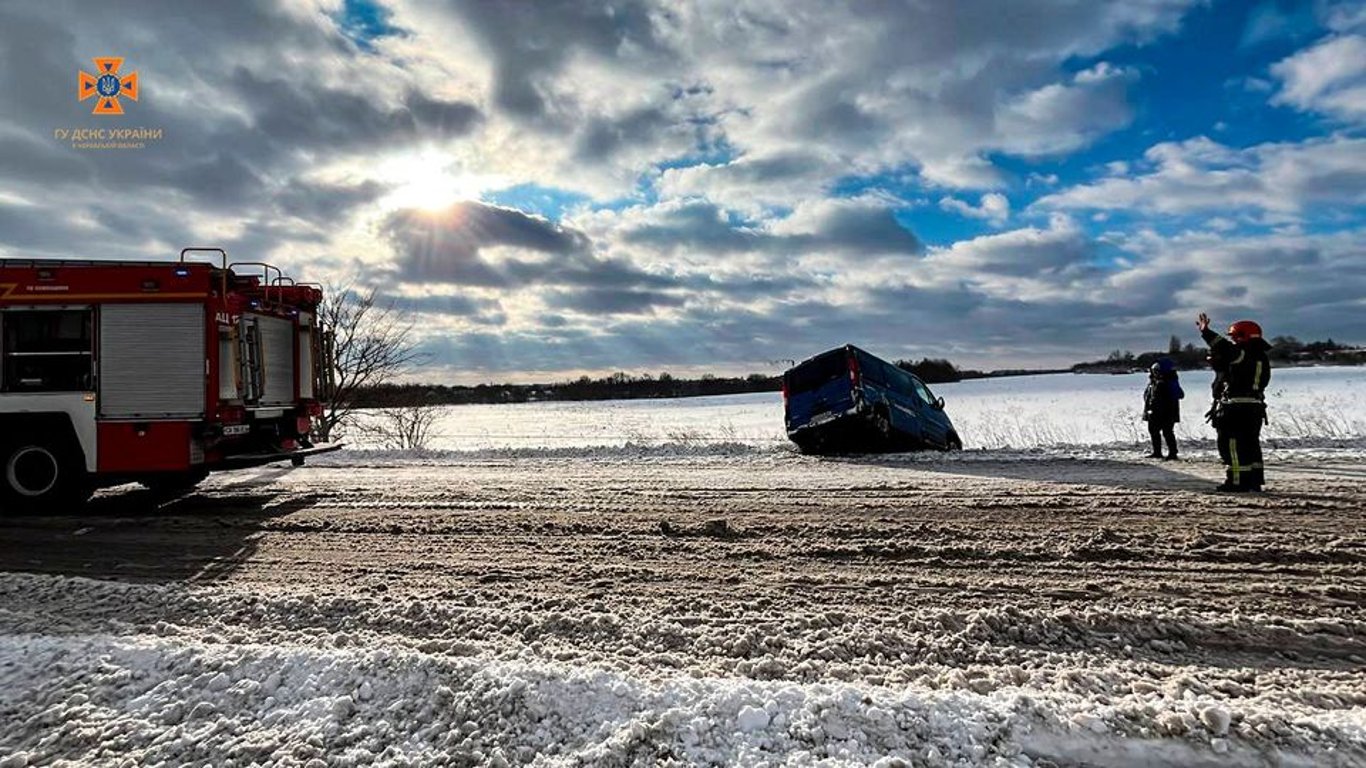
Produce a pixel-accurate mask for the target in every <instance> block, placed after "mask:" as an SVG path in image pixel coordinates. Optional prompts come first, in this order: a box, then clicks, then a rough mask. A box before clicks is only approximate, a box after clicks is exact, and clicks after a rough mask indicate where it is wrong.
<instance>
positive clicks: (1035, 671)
mask: <svg viewBox="0 0 1366 768" xmlns="http://www.w3.org/2000/svg"><path fill="white" fill-rule="evenodd" d="M1190 455H1191V456H1192V458H1193V459H1194V461H1190V462H1181V463H1178V464H1162V463H1150V462H1143V461H1135V460H1132V459H1131V458H1130V456H1129V455H1128V454H1121V453H1115V452H1107V451H1105V450H1103V449H1102V450H1092V451H1089V452H1086V453H1076V454H1074V455H1063V454H1060V453H1056V452H1054V453H1047V454H1034V453H1011V452H992V451H985V452H972V451H970V452H967V453H963V454H959V455H952V456H940V455H935V456H893V457H886V458H845V459H814V458H809V457H801V456H798V455H796V454H794V453H792V452H791V451H787V450H774V449H745V448H742V447H726V446H719V447H702V448H697V447H695V446H694V447H687V448H685V449H680V450H673V451H670V450H650V449H621V450H618V449H603V450H602V451H600V452H598V453H593V452H578V453H570V454H566V455H560V454H557V453H555V452H547V453H542V454H537V453H521V454H519V453H515V452H514V453H498V452H490V453H485V454H467V455H460V454H448V455H443V456H439V457H435V458H429V459H427V460H425V461H420V462H414V461H408V460H395V459H394V458H392V457H387V456H383V455H366V454H363V453H359V452H352V453H351V454H349V455H348V454H345V453H343V454H341V455H339V456H337V457H335V458H333V459H330V460H329V461H328V462H327V463H325V464H321V465H319V466H310V467H307V468H304V469H299V470H286V469H274V468H272V469H262V470H255V471H251V472H240V473H230V474H226V475H222V476H218V477H215V478H213V479H211V480H210V481H209V482H208V483H206V484H205V486H204V487H203V488H202V489H201V490H200V491H198V492H196V493H195V494H193V495H190V496H188V497H186V498H183V499H180V500H177V501H173V502H170V503H167V504H162V505H161V506H160V507H159V508H158V505H157V502H156V501H155V500H154V499H152V498H151V497H150V496H149V495H147V494H145V493H143V492H137V491H131V492H130V491H121V492H113V493H104V494H102V495H101V496H100V497H98V498H97V499H96V501H95V503H94V506H93V507H92V508H91V510H90V511H89V513H88V514H84V515H82V516H79V517H76V516H72V517H55V518H44V519H22V520H9V521H3V522H0V537H3V540H4V542H5V545H4V547H3V548H0V766H14V765H25V764H54V763H60V762H61V761H63V760H66V761H72V763H73V764H113V765H117V764H120V762H121V761H124V760H127V761H129V763H130V764H134V765H155V764H167V765H180V764H184V763H197V764H204V763H212V764H214V765H228V764H235V765H250V764H253V763H257V764H270V765H309V764H313V765H326V764H335V765H370V764H385V765H439V764H452V765H477V764H487V765H506V764H528V763H530V764H537V765H672V764H682V765H693V764H704V765H705V764H739V765H760V764H775V765H776V764H791V765H865V764H876V765H883V766H891V765H997V764H1000V765H1047V764H1055V765H1203V764H1207V765H1228V764H1235V765H1342V766H1355V765H1366V617H1364V616H1366V614H1364V613H1363V611H1362V607H1363V605H1366V530H1363V525H1362V522H1363V517H1362V515H1363V512H1362V509H1363V506H1366V468H1363V463H1362V461H1361V449H1360V447H1359V446H1346V447H1339V448H1333V447H1327V448H1315V449H1306V450H1298V451H1280V452H1273V454H1272V456H1271V461H1272V465H1273V469H1272V471H1271V488H1272V490H1273V492H1272V493H1268V494H1265V495H1261V496H1252V497H1246V496H1235V497H1227V496H1218V495H1215V494H1212V493H1210V492H1209V488H1210V487H1212V485H1213V483H1214V481H1215V477H1216V475H1217V474H1218V470H1219V467H1218V466H1217V464H1215V463H1214V462H1213V461H1212V460H1211V457H1209V455H1208V453H1207V452H1201V451H1200V450H1195V451H1192V452H1191V454H1190ZM319 761H321V762H319Z"/></svg>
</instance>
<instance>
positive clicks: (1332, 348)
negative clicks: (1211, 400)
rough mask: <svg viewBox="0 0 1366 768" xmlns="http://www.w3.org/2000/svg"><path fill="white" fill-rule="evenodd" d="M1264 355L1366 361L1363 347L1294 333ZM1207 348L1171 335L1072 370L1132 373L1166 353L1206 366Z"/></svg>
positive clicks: (1292, 361) (1185, 366) (1179, 361)
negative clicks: (1162, 343) (1157, 344)
mask: <svg viewBox="0 0 1366 768" xmlns="http://www.w3.org/2000/svg"><path fill="white" fill-rule="evenodd" d="M1269 343H1270V344H1271V349H1270V351H1268V352H1267V356H1268V357H1270V358H1271V360H1272V362H1275V363H1280V364H1282V365H1315V364H1317V365H1324V364H1328V365H1366V348H1361V347H1354V346H1350V345H1346V344H1339V343H1337V342H1335V341H1333V340H1332V339H1328V340H1327V341H1311V342H1307V343H1306V342H1302V341H1300V340H1299V339H1297V338H1295V337H1294V336H1275V337H1273V338H1272V339H1271V340H1270V342H1269ZM1207 354H1208V349H1207V348H1206V347H1205V345H1204V344H1201V345H1200V346H1198V347H1197V346H1196V345H1194V344H1182V343H1181V339H1179V338H1177V337H1176V336H1172V337H1171V339H1170V340H1168V342H1167V350H1166V351H1165V352H1142V353H1139V354H1137V355H1136V354H1134V353H1133V352H1130V351H1128V350H1118V349H1117V350H1115V351H1113V352H1111V353H1110V355H1109V357H1106V358H1105V359H1104V360H1095V361H1092V362H1089V363H1077V364H1076V365H1074V366H1072V368H1071V370H1072V372H1074V373H1132V372H1134V371H1146V370H1148V369H1149V368H1151V367H1152V364H1153V363H1155V362H1157V361H1158V360H1159V359H1161V358H1163V357H1169V358H1171V359H1172V361H1173V362H1175V363H1176V367H1177V368H1179V369H1181V370H1193V369H1198V368H1208V367H1209V360H1208V359H1207V357H1206V356H1207Z"/></svg>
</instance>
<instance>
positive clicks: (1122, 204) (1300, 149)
mask: <svg viewBox="0 0 1366 768" xmlns="http://www.w3.org/2000/svg"><path fill="white" fill-rule="evenodd" d="M1144 158H1145V160H1146V161H1147V164H1148V165H1149V166H1150V169H1149V170H1146V171H1145V172H1140V173H1138V174H1137V175H1134V176H1130V177H1110V178H1105V179H1101V180H1099V181H1096V182H1093V183H1091V184H1084V185H1080V186H1076V187H1072V188H1070V189H1065V190H1062V191H1060V192H1056V193H1054V194H1051V195H1047V196H1045V197H1042V198H1040V199H1039V200H1038V201H1036V202H1035V203H1034V205H1036V206H1039V207H1043V208H1076V209H1102V210H1132V211H1143V212H1149V213H1160V214H1171V215H1183V214H1190V213H1196V212H1200V211H1208V210H1235V209H1254V210H1259V211H1262V212H1264V213H1267V214H1271V215H1273V216H1274V217H1279V218H1287V217H1289V218H1295V217H1298V216H1299V215H1301V214H1302V213H1303V212H1304V211H1306V209H1308V208H1310V207H1311V206H1334V205H1336V206H1346V207H1351V206H1359V205H1362V204H1363V203H1366V139H1356V138H1349V137H1346V136H1331V137H1329V138H1326V139H1314V140H1309V141H1305V142H1302V143H1268V144H1259V145H1256V146H1253V147H1249V148H1247V149H1234V148H1231V147H1227V146H1224V145H1222V144H1218V143H1216V142H1214V141H1211V140H1210V139H1208V138H1204V137H1200V138H1196V139H1190V140H1188V141H1183V142H1168V143H1163V144H1157V145H1155V146H1153V147H1152V148H1150V149H1149V150H1148V151H1147V152H1146V153H1145V154H1144ZM1316 212H1318V210H1317V209H1316Z"/></svg>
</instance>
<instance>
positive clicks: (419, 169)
mask: <svg viewBox="0 0 1366 768" xmlns="http://www.w3.org/2000/svg"><path fill="white" fill-rule="evenodd" d="M376 175H377V176H378V178H379V179H381V180H382V181H384V182H385V183H387V184H389V185H390V186H391V187H392V190H393V191H391V192H390V193H389V194H387V195H385V196H384V198H383V199H382V200H381V201H380V206H381V207H382V208H384V209H385V210H399V209H404V208H412V209H418V210H424V211H437V210H442V209H444V208H447V207H449V206H450V205H452V204H453V203H459V202H464V201H467V200H478V199H479V197H480V195H481V194H483V193H484V192H486V191H488V190H490V189H497V188H499V187H501V186H504V185H505V182H504V181H503V180H502V179H500V177H498V176H494V175H489V174H478V173H470V172H468V171H465V170H463V169H462V168H461V167H460V163H459V161H458V160H456V159H455V158H453V157H452V156H450V155H448V154H445V153H443V152H439V151H436V150H423V151H419V152H409V153H404V154H399V155H394V156H392V157H390V158H388V159H386V160H384V161H382V162H381V163H380V164H379V166H378V168H377V169H376Z"/></svg>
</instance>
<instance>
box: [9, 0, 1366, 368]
mask: <svg viewBox="0 0 1366 768" xmlns="http://www.w3.org/2000/svg"><path fill="white" fill-rule="evenodd" d="M97 56H120V57H123V58H124V60H125V61H124V67H123V70H122V72H123V73H124V74H126V73H128V72H131V71H137V72H138V76H139V91H140V93H139V94H138V95H139V99H138V101H136V102H132V101H129V100H128V99H126V98H124V99H121V103H122V105H123V106H124V114H123V115H116V116H106V115H92V114H91V108H92V106H93V100H87V101H84V102H81V101H78V100H77V98H76V96H77V93H76V87H77V72H78V71H79V70H82V69H84V70H86V71H93V69H94V65H93V63H92V62H91V59H92V58H93V57H97ZM89 128H95V129H99V128H104V129H115V128H120V129H121V128H149V129H159V130H161V131H162V137H161V138H160V139H159V140H154V141H149V142H145V146H144V147H142V148H141V149H93V148H89V147H80V146H73V144H72V142H71V140H70V138H66V139H63V138H60V136H59V133H58V132H59V131H60V130H75V129H89ZM1364 128H1366V5H1362V4H1361V3H1358V2H1331V1H1328V0H1325V1H1324V2H1300V3H1293V2H1274V1H1272V2H1248V3H1237V2H1224V1H1222V0H1214V1H1213V2H1194V1H1188V0H1125V1H1124V2H1116V3H1102V2H1093V1H1092V0H1012V2H1009V3H1002V2H998V1H997V0H953V1H952V2H950V1H949V0H943V1H942V2H936V1H934V0H905V1H904V2H893V1H891V0H887V1H886V2H852V3H830V2H825V1H824V0H811V1H810V2H807V1H805V0H718V1H717V2H711V1H710V0H700V1H698V2H672V1H670V0H658V2H644V1H642V2H587V1H584V2H554V1H552V0H525V1H522V2H493V1H492V0H487V1H486V0H469V1H468V2H437V1H436V0H351V1H347V2H342V0H245V1H243V2H230V3H229V2H225V3H185V2H171V1H170V0H141V1H138V0H133V1H123V0H114V1H113V2H107V3H102V4H100V5H99V6H98V11H94V12H92V10H91V6H90V5H89V4H85V3H74V2H60V1H57V2H51V1H49V2H41V3H21V2H6V3H0V256H6V257H82V258H90V257H96V258H139V259H144V258H163V257H168V256H173V255H174V254H175V253H176V252H177V251H178V250H179V248H180V247H182V246H184V245H190V244H203V245H222V246H223V247H226V248H227V249H228V250H229V252H230V253H231V254H232V255H233V256H234V257H235V258H237V259H240V260H267V261H271V262H275V263H278V264H280V265H281V266H283V267H285V268H286V269H287V270H288V271H290V272H292V273H294V274H295V275H296V276H297V277H299V278H300V279H309V280H342V279H347V278H352V279H356V280H359V281H360V282H361V283H363V284H372V285H375V286H378V287H379V289H380V290H381V291H382V292H383V293H384V294H385V295H386V296H389V297H391V298H392V299H393V300H395V301H397V302H399V303H400V304H401V305H402V306H403V307H405V308H406V309H407V310H408V311H411V312H413V313H415V314H416V317H417V318H418V322H419V328H420V331H421V333H422V334H423V345H424V347H425V348H426V349H427V350H428V351H429V352H431V355H432V357H431V364H430V366H429V368H428V369H427V370H425V371H423V372H422V373H421V374H420V375H419V378H425V379H428V380H434V381H436V380H441V381H445V380H457V381H464V382H471V381H501V380H545V379H554V378H563V377H565V376H569V375H577V374H579V373H581V372H593V373H598V372H609V371H614V370H626V371H632V372H643V371H649V372H655V373H657V372H659V371H662V370H669V371H672V372H674V373H675V374H680V373H682V374H687V373H698V372H702V371H715V372H718V373H726V372H748V371H770V370H774V369H775V368H776V367H780V365H781V364H780V363H775V362H774V361H779V360H785V359H800V358H803V357H806V356H809V355H811V354H814V353H816V352H818V351H820V350H822V349H823V348H826V347H830V346H833V345H835V344H839V343H843V342H846V341H852V342H855V343H859V344H861V345H863V346H865V347H866V348H868V349H870V350H872V351H874V352H877V353H881V354H883V355H885V356H888V357H920V356H935V357H948V358H951V359H953V360H955V361H957V362H959V363H961V364H967V365H972V366H981V367H987V368H992V367H1007V366H1031V367H1032V366H1046V365H1053V364H1059V363H1069V362H1073V361H1076V360H1080V359H1089V358H1095V357H1100V356H1104V355H1105V354H1106V353H1107V352H1108V351H1109V350H1111V349H1115V348H1121V347H1123V348H1131V349H1135V350H1141V349H1151V348H1155V347H1160V346H1163V345H1165V343H1166V340H1167V338H1168V336H1169V335H1170V334H1172V333H1177V334H1180V335H1181V336H1182V337H1183V338H1188V339H1193V338H1194V336H1195V334H1194V332H1193V330H1192V317H1193V316H1194V314H1195V313H1197V312H1198V311H1200V310H1206V311H1209V312H1210V313H1211V314H1213V315H1215V317H1216V320H1217V321H1219V322H1225V321H1228V320H1233V319H1238V318H1240V317H1244V316H1246V317H1252V318H1255V319H1258V320H1260V321H1261V322H1262V323H1263V325H1264V326H1265V327H1266V328H1267V331H1268V333H1270V334H1277V335H1279V334H1288V335H1296V336H1300V337H1302V338H1321V337H1325V336H1333V337H1335V338H1338V339H1346V340H1352V341H1366V237H1364V236H1363V235H1364V234H1366V130H1364Z"/></svg>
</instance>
